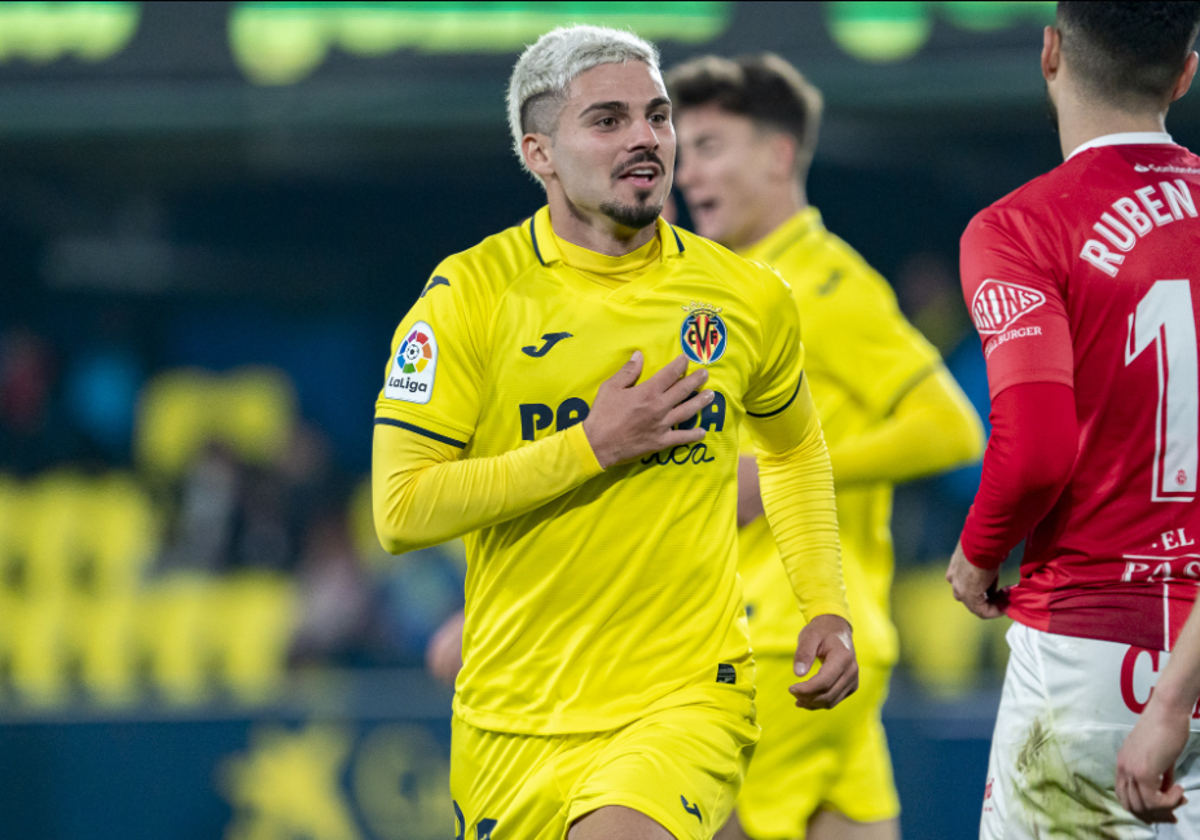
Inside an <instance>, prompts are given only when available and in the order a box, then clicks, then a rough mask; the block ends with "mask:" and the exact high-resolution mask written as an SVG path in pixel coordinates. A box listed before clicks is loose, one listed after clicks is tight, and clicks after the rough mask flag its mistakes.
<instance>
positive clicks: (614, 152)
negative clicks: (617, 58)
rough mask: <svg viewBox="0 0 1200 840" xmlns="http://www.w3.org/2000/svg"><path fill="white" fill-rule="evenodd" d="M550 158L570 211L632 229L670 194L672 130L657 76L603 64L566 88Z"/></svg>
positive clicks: (644, 69)
mask: <svg viewBox="0 0 1200 840" xmlns="http://www.w3.org/2000/svg"><path fill="white" fill-rule="evenodd" d="M551 154H552V157H553V166H554V174H555V176H556V177H557V180H558V182H559V184H560V185H561V187H562V189H563V191H564V192H565V193H566V197H567V199H568V200H569V201H570V202H571V204H572V205H573V206H574V208H575V209H576V211H582V212H584V213H586V214H588V215H602V216H604V217H606V218H608V219H609V220H611V221H612V222H615V223H616V225H617V226H619V227H622V228H630V229H634V230H638V229H641V228H644V227H646V226H647V225H649V224H652V223H653V222H654V220H655V219H656V218H658V215H659V213H661V212H662V208H663V202H664V201H666V198H667V195H668V194H669V193H670V191H671V177H672V173H673V170H674V167H675V130H674V128H673V127H672V126H671V101H670V100H669V99H668V98H667V91H666V88H665V87H664V86H663V82H662V78H661V76H659V74H658V73H657V72H655V71H654V70H651V69H650V68H649V67H648V66H647V65H645V64H643V63H642V62H640V61H628V62H626V63H624V64H601V65H599V66H598V67H593V68H592V69H591V70H588V71H586V72H584V73H581V74H580V75H579V76H577V77H576V78H575V80H574V81H573V82H572V83H571V88H570V98H569V99H568V100H567V103H566V105H565V106H564V107H563V110H562V112H561V113H560V115H559V121H558V130H557V131H556V133H555V136H554V139H553V142H552V145H551Z"/></svg>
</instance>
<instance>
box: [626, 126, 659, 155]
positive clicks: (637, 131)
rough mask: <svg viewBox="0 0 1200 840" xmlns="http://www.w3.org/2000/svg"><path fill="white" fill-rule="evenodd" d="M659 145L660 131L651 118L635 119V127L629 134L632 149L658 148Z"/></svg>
mask: <svg viewBox="0 0 1200 840" xmlns="http://www.w3.org/2000/svg"><path fill="white" fill-rule="evenodd" d="M658 147H659V137H658V131H657V130H656V129H655V127H654V126H653V125H651V123H650V120H648V119H640V120H634V122H633V128H632V130H631V133H630V135H629V149H630V151H635V150H641V149H657V148H658Z"/></svg>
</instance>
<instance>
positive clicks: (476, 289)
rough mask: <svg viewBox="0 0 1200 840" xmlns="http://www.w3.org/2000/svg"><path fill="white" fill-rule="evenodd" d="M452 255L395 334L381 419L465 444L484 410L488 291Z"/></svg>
mask: <svg viewBox="0 0 1200 840" xmlns="http://www.w3.org/2000/svg"><path fill="white" fill-rule="evenodd" d="M473 279H474V278H472V277H471V276H470V271H469V269H468V268H467V267H465V266H464V265H462V264H461V263H460V262H458V261H456V260H455V259H454V258H451V259H449V260H446V261H444V262H443V263H442V264H441V265H439V266H438V267H437V270H436V271H435V272H434V273H433V276H432V277H431V278H430V279H429V282H428V283H426V285H425V288H424V290H423V291H422V292H421V296H420V297H419V298H418V299H417V302H416V303H415V304H414V305H413V307H412V309H410V310H409V312H408V314H407V315H405V316H404V319H403V320H402V321H401V322H400V326H399V327H398V328H397V329H396V333H395V335H394V336H393V338H392V353H391V357H390V358H389V359H388V363H387V368H386V376H385V378H384V383H383V388H382V390H381V391H380V392H379V398H378V400H377V401H376V403H375V422H376V423H383V424H388V425H395V426H399V427H400V428H403V429H407V430H408V431H411V432H416V433H417V434H423V435H425V436H426V437H429V438H431V439H433V440H438V441H441V442H443V443H449V444H451V445H454V446H457V447H459V448H463V447H465V446H466V445H467V443H469V442H470V439H471V436H472V434H473V433H474V429H475V424H476V421H477V420H478V417H479V411H480V399H481V388H482V383H483V377H484V367H485V361H486V358H487V348H486V341H487V337H486V332H487V323H488V315H489V314H490V313H489V312H488V297H489V296H488V295H487V294H486V290H485V289H483V288H482V284H480V283H475V282H472V281H473Z"/></svg>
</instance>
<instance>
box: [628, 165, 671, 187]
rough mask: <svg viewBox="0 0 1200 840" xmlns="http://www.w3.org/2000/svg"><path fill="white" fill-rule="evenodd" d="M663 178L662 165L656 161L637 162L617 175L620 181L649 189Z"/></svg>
mask: <svg viewBox="0 0 1200 840" xmlns="http://www.w3.org/2000/svg"><path fill="white" fill-rule="evenodd" d="M661 178H662V167H660V166H659V165H658V164H654V163H635V164H634V165H633V166H630V167H628V168H627V169H626V170H625V171H624V172H622V173H621V174H620V175H618V176H617V180H618V181H627V182H629V183H630V184H633V186H635V187H637V188H639V189H649V188H651V187H653V186H654V185H655V184H657V183H658V182H659V180H660V179H661Z"/></svg>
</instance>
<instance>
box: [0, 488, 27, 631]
mask: <svg viewBox="0 0 1200 840" xmlns="http://www.w3.org/2000/svg"><path fill="white" fill-rule="evenodd" d="M25 498H26V497H25V493H24V488H23V487H22V485H21V484H20V483H19V482H18V481H16V479H14V478H12V477H11V476H7V475H0V597H2V596H3V595H4V593H6V592H7V593H11V592H16V591H17V589H18V583H19V571H20V567H21V561H22V559H23V558H24V555H25V537H26V534H27V533H28V529H27V528H26V527H25V526H26V523H27V518H26V513H25ZM2 618H3V616H0V620H2Z"/></svg>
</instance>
